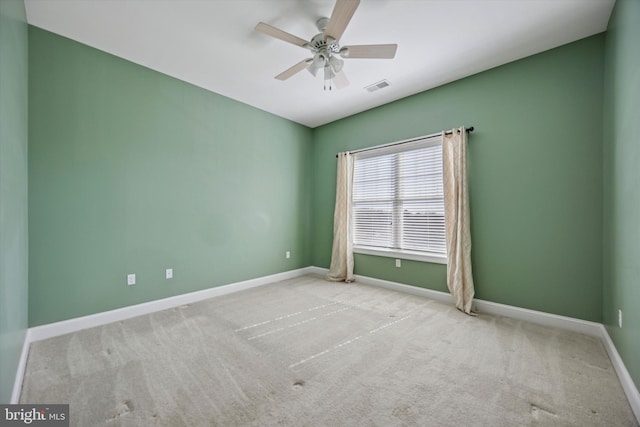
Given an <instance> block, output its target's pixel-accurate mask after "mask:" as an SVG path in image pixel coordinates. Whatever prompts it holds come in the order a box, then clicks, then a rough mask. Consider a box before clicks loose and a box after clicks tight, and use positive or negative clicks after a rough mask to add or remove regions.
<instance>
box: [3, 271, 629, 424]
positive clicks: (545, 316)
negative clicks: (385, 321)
mask: <svg viewBox="0 0 640 427" xmlns="http://www.w3.org/2000/svg"><path fill="white" fill-rule="evenodd" d="M327 273H328V270H327V269H326V268H321V267H314V266H312V267H305V268H300V269H297V270H291V271H286V272H283V273H278V274H273V275H270V276H264V277H259V278H256V279H250V280H245V281H242V282H237V283H232V284H229V285H223V286H218V287H215V288H209V289H204V290H201V291H196V292H190V293H188V294H182V295H176V296H173V297H169V298H164V299H161V300H157V301H150V302H146V303H143V304H137V305H132V306H129V307H123V308H119V309H116V310H110V311H106V312H102V313H96V314H92V315H89V316H83V317H78V318H75V319H69V320H63V321H61V322H56V323H50V324H48V325H42V326H36V327H34V328H30V329H29V330H27V333H26V335H25V340H24V345H23V347H22V354H21V357H20V362H19V364H18V372H17V373H16V381H15V383H14V387H13V393H12V395H11V403H18V401H19V399H20V392H21V389H22V381H23V377H24V370H25V367H26V363H27V357H28V354H29V346H30V345H31V343H32V342H34V341H40V340H43V339H47V338H52V337H55V336H59V335H64V334H68V333H71V332H76V331H79V330H83V329H88V328H93V327H95V326H102V325H105V324H108V323H112V322H117V321H120V320H125V319H130V318H132V317H137V316H141V315H144V314H149V313H153V312H156V311H160V310H165V309H168V308H173V307H178V306H181V305H184V304H191V303H195V302H198V301H202V300H204V299H207V298H213V297H216V296H221V295H227V294H230V293H234V292H238V291H242V290H245V289H250V288H254V287H257V286H262V285H266V284H269V283H274V282H278V281H281V280H287V279H293V278H296V277H300V276H304V275H307V274H316V275H320V276H326V274H327ZM355 279H356V282H358V283H362V284H365V285H370V286H377V287H380V288H385V289H390V290H394V291H398V292H404V293H408V294H412V295H416V296H420V297H424V298H429V299H432V300H436V301H439V302H442V303H446V304H453V297H452V296H451V294H449V293H447V292H440V291H435V290H432V289H426V288H420V287H417V286H411V285H405V284H402V283H397V282H392V281H389V280H382V279H376V278H374V277H368V276H361V275H356V276H355ZM473 306H474V307H475V309H476V310H477V311H478V312H479V313H488V314H494V315H498V316H505V317H510V318H513V319H518V320H525V321H528V322H533V323H537V324H540V325H544V326H551V327H557V328H562V329H566V330H570V331H574V332H579V333H583V334H586V335H590V336H595V337H599V338H600V339H602V342H603V345H604V347H605V349H606V350H607V353H608V354H609V358H610V359H611V362H612V364H613V366H614V368H615V370H616V373H617V374H618V378H619V379H620V383H621V384H622V387H623V389H624V392H625V394H626V396H627V399H628V400H629V404H630V405H631V408H632V409H633V412H634V414H635V416H636V418H637V419H638V420H639V421H640V393H639V392H638V388H637V387H636V385H635V383H634V382H633V379H632V378H631V375H630V374H629V371H628V370H627V368H626V366H625V365H624V362H623V361H622V358H621V357H620V355H619V354H618V351H617V349H616V347H615V345H614V344H613V341H612V340H611V337H609V334H608V333H607V330H606V328H605V327H604V326H603V325H602V324H600V323H595V322H589V321H586V320H580V319H574V318H571V317H566V316H559V315H556V314H549V313H544V312H541V311H535V310H529V309H525V308H519V307H513V306H509V305H504V304H499V303H495V302H491V301H483V300H478V299H474V302H473Z"/></svg>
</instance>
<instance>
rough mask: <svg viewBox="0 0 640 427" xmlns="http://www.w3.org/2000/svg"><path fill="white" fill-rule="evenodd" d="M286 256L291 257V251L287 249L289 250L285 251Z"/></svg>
mask: <svg viewBox="0 0 640 427" xmlns="http://www.w3.org/2000/svg"><path fill="white" fill-rule="evenodd" d="M284 257H285V258H286V259H289V258H291V251H287V252H285V253H284Z"/></svg>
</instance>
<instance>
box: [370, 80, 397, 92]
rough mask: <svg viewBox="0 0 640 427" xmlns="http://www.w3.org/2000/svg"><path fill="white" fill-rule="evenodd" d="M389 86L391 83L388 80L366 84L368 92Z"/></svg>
mask: <svg viewBox="0 0 640 427" xmlns="http://www.w3.org/2000/svg"><path fill="white" fill-rule="evenodd" d="M387 86H391V83H389V82H388V81H386V80H380V81H379V82H378V83H374V84H372V85H369V86H366V87H365V89H366V90H367V92H375V91H377V90H380V89H384V88H385V87H387Z"/></svg>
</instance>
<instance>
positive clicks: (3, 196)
mask: <svg viewBox="0 0 640 427" xmlns="http://www.w3.org/2000/svg"><path fill="white" fill-rule="evenodd" d="M27 34H28V33H27V24H26V18H25V9H24V3H23V0H1V1H0V403H8V402H9V401H10V400H11V392H12V389H13V383H14V380H15V377H16V370H17V367H18V361H19V359H20V353H21V351H22V345H23V342H24V339H25V333H26V329H27V307H28V305H27V304H28V303H27V295H28V294H27V293H28V256H27V254H28V250H27V244H28V235H27V222H28V221H27V206H28V203H27V178H28V177H27V138H28V119H27V101H28V84H27V68H28V67H27V59H28V54H27V51H28V46H27V45H28V38H27Z"/></svg>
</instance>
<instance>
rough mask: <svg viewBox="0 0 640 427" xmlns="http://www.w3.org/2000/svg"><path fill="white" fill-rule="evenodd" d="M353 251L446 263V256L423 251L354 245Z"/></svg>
mask: <svg viewBox="0 0 640 427" xmlns="http://www.w3.org/2000/svg"><path fill="white" fill-rule="evenodd" d="M353 252H354V253H357V254H364V255H375V256H382V257H387V258H400V259H410V260H412V261H423V262H431V263H434V264H446V263H447V257H446V256H442V255H436V254H429V253H425V252H414V251H403V250H398V249H382V248H373V247H370V246H354V247H353Z"/></svg>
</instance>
